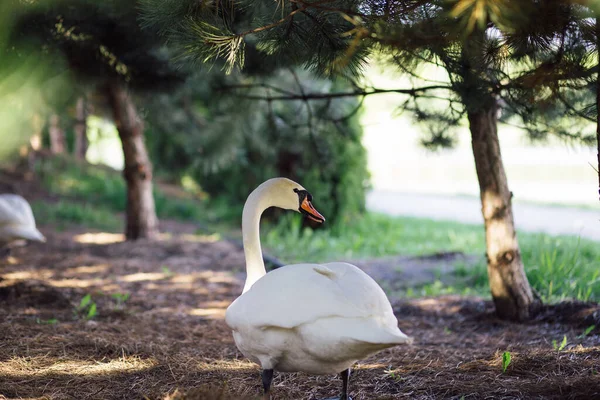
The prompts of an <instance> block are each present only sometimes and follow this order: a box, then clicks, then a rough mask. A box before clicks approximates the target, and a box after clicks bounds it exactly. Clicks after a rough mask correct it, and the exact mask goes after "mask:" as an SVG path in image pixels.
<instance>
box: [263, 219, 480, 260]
mask: <svg viewBox="0 0 600 400" xmlns="http://www.w3.org/2000/svg"><path fill="white" fill-rule="evenodd" d="M263 231H266V235H263V240H264V244H265V247H266V248H268V249H270V250H271V252H272V253H273V254H274V255H276V256H278V257H280V258H282V259H284V260H285V261H288V262H298V261H309V262H324V261H334V260H340V259H358V258H374V257H382V256H388V255H397V254H401V255H415V256H417V255H426V254H433V253H437V252H440V251H462V252H466V253H473V252H477V250H479V251H480V252H483V251H484V249H485V246H484V238H483V232H482V231H481V228H478V227H476V226H472V225H465V224H456V223H452V222H438V221H432V220H427V219H419V218H408V217H404V218H398V217H394V218H392V217H388V216H385V215H381V214H376V213H367V214H366V215H364V216H363V217H361V218H357V219H355V220H354V221H352V222H351V223H349V224H348V226H346V227H345V228H344V229H337V230H335V231H327V230H324V229H322V230H311V229H304V228H303V227H302V220H301V218H300V216H295V215H294V216H286V217H284V218H282V219H281V220H280V221H279V223H277V224H274V225H266V226H265V229H264V230H263ZM473 250H475V251H473Z"/></svg>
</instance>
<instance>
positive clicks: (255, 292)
mask: <svg viewBox="0 0 600 400" xmlns="http://www.w3.org/2000/svg"><path fill="white" fill-rule="evenodd" d="M272 206H274V207H279V208H283V209H288V210H295V211H300V212H301V213H303V214H305V215H306V216H307V217H308V218H310V219H312V220H314V221H317V222H323V221H325V218H324V217H323V216H322V215H321V214H319V212H318V211H317V210H315V209H314V207H313V206H312V196H311V195H310V193H308V192H307V191H306V190H305V189H304V188H303V187H302V186H300V185H299V184H297V183H296V182H293V181H291V180H289V179H285V178H274V179H270V180H268V181H266V182H264V183H263V184H261V185H260V186H259V187H258V188H256V189H255V190H254V191H253V192H252V193H251V194H250V196H249V197H248V200H247V201H246V204H245V205H244V212H243V216H242V232H243V241H244V254H245V256H246V272H247V277H246V284H245V286H244V291H243V293H242V295H241V296H240V297H238V298H237V299H236V300H235V301H234V302H233V303H232V304H231V305H230V306H229V307H228V308H227V313H226V316H225V320H226V322H227V325H229V327H230V328H231V329H232V330H233V337H234V339H235V343H236V345H237V347H238V349H240V351H241V352H242V353H243V354H244V355H245V356H246V357H247V358H249V359H250V360H252V361H254V362H256V363H258V364H259V365H260V366H261V367H262V381H263V388H264V391H265V398H267V399H268V398H270V396H269V389H270V386H271V380H272V378H273V371H274V370H276V371H281V372H296V371H301V372H307V373H310V374H335V373H340V371H341V376H342V382H343V386H342V395H341V397H340V399H342V400H348V399H349V397H348V378H349V374H350V370H349V368H350V367H351V366H352V365H353V364H354V363H355V362H356V361H358V360H360V359H362V358H364V357H366V356H368V355H370V354H372V353H375V352H377V351H379V350H382V349H384V348H387V347H392V346H395V345H397V344H401V343H406V342H409V341H410V340H411V339H410V338H409V337H407V336H406V335H405V334H404V333H402V332H401V331H400V329H398V321H397V319H396V317H395V316H394V313H393V311H392V306H391V305H390V302H389V301H388V299H387V297H386V296H385V293H384V292H383V290H382V289H381V287H379V285H377V283H375V281H374V280H373V279H372V278H371V277H370V276H368V275H367V274H366V273H364V272H363V271H362V270H360V269H358V268H357V267H355V266H354V265H351V264H347V263H342V262H336V263H328V264H295V265H288V266H285V267H282V268H279V269H276V270H274V271H272V272H269V273H268V274H267V273H266V271H265V266H264V263H263V258H262V250H261V246H260V235H259V224H260V216H261V214H262V213H263V211H264V210H266V209H267V208H269V207H272Z"/></svg>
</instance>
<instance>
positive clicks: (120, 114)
mask: <svg viewBox="0 0 600 400" xmlns="http://www.w3.org/2000/svg"><path fill="white" fill-rule="evenodd" d="M108 99H109V102H110V105H111V108H112V111H113V116H114V120H115V125H116V126H117V130H118V131H119V137H120V138H121V143H122V145H123V155H124V157H125V168H124V170H123V175H124V177H125V180H126V182H127V216H126V218H127V220H126V222H127V226H126V229H125V236H126V238H127V239H128V240H135V239H139V238H155V237H156V236H157V234H158V219H157V218H156V210H155V207H154V197H153V194H152V164H151V163H150V159H149V157H148V153H147V151H146V145H145V144H144V125H143V122H142V120H141V119H140V117H139V115H138V113H137V110H136V107H135V104H134V103H133V100H132V99H131V96H130V95H129V93H128V92H127V90H126V88H125V87H124V86H122V85H121V84H119V83H111V84H109V85H108Z"/></svg>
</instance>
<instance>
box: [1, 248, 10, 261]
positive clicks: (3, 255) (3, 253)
mask: <svg viewBox="0 0 600 400" xmlns="http://www.w3.org/2000/svg"><path fill="white" fill-rule="evenodd" d="M8 257H10V247H8V246H5V247H2V246H0V260H1V259H3V258H8Z"/></svg>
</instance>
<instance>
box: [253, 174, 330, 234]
mask: <svg viewBox="0 0 600 400" xmlns="http://www.w3.org/2000/svg"><path fill="white" fill-rule="evenodd" d="M265 183H269V184H270V186H271V188H272V190H273V192H272V193H273V197H272V202H273V205H274V206H275V207H279V208H283V209H286V210H294V211H298V212H300V213H302V214H304V215H306V216H307V217H308V218H309V219H311V220H313V221H315V222H318V223H323V222H325V217H324V216H322V215H321V213H319V212H318V211H317V210H316V209H315V207H314V206H313V205H312V199H313V198H312V195H311V194H310V193H309V192H308V191H307V190H306V189H304V188H303V187H302V185H300V184H298V183H296V182H294V181H292V180H290V179H287V178H275V179H271V180H269V181H267V182H265Z"/></svg>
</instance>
